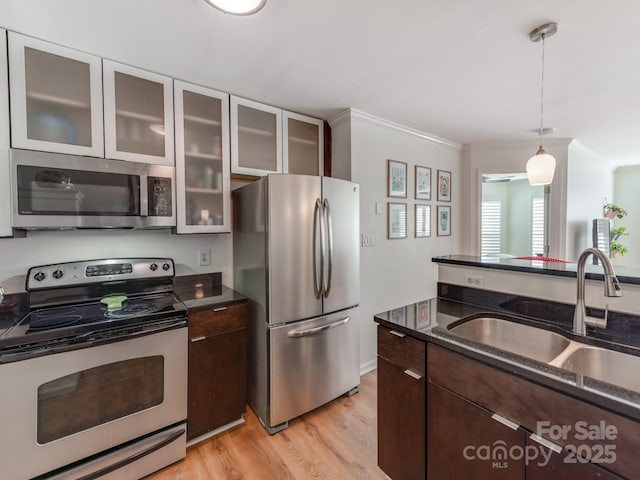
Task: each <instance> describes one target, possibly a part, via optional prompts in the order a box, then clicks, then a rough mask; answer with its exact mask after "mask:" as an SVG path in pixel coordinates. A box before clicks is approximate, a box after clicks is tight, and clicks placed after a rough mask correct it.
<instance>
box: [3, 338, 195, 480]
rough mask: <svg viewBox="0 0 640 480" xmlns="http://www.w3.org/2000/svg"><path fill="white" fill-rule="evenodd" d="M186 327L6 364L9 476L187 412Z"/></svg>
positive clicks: (46, 468) (82, 454) (85, 453)
mask: <svg viewBox="0 0 640 480" xmlns="http://www.w3.org/2000/svg"><path fill="white" fill-rule="evenodd" d="M187 344H188V341H187V328H179V329H175V330H169V331H164V332H160V333H156V334H151V335H146V336H143V337H139V338H135V339H130V340H123V341H119V342H114V343H110V344H106V345H101V346H96V347H89V348H84V349H80V350H74V351H70V352H64V353H58V354H54V355H47V356H43V357H37V358H33V359H29V360H23V361H19V362H13V363H8V364H2V365H0V383H1V384H2V386H3V389H2V390H3V398H2V408H1V409H0V425H2V429H0V432H1V433H0V465H2V478H3V479H12V480H13V479H27V478H31V477H34V476H37V475H41V474H44V473H47V472H50V471H52V470H55V469H58V468H61V467H63V466H66V465H68V464H70V463H72V462H76V461H79V460H82V459H85V458H86V457H89V456H91V455H95V454H97V453H100V452H103V451H105V450H107V449H111V448H112V447H116V446H118V445H121V444H123V443H125V442H129V441H132V440H135V439H138V438H139V437H141V436H144V435H148V434H151V433H153V432H157V431H159V430H161V429H163V428H166V427H168V426H170V425H173V424H176V423H178V422H182V421H184V420H185V419H186V416H187Z"/></svg>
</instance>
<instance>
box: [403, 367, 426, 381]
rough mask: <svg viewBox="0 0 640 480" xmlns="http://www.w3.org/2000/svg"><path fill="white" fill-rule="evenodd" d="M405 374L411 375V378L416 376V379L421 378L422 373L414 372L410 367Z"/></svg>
mask: <svg viewBox="0 0 640 480" xmlns="http://www.w3.org/2000/svg"><path fill="white" fill-rule="evenodd" d="M404 373H405V374H407V375H409V376H410V377H411V378H415V379H416V380H420V379H421V378H422V375H420V374H419V373H416V372H414V371H413V370H409V369H408V368H407V369H406V370H405V371H404Z"/></svg>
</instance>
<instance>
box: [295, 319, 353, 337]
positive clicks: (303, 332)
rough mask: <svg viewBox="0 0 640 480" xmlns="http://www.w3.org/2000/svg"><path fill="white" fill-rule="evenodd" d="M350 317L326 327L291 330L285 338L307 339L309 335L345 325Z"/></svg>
mask: <svg viewBox="0 0 640 480" xmlns="http://www.w3.org/2000/svg"><path fill="white" fill-rule="evenodd" d="M350 319H351V317H345V318H343V319H341V320H338V321H337V322H333V323H328V324H327V325H322V326H321V327H315V328H309V329H308V330H291V331H290V332H288V333H287V337H289V338H300V337H308V336H310V335H315V334H316V333H320V332H324V331H325V330H329V329H330V328H335V327H339V326H341V325H344V324H345V323H347V322H348V321H349V320H350Z"/></svg>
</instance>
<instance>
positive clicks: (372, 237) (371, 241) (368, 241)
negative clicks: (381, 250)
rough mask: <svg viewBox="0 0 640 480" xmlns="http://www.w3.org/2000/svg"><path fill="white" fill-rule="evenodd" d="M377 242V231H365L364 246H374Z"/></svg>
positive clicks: (363, 235)
mask: <svg viewBox="0 0 640 480" xmlns="http://www.w3.org/2000/svg"><path fill="white" fill-rule="evenodd" d="M375 244H376V234H375V233H363V234H362V246H363V247H373V246H374V245H375Z"/></svg>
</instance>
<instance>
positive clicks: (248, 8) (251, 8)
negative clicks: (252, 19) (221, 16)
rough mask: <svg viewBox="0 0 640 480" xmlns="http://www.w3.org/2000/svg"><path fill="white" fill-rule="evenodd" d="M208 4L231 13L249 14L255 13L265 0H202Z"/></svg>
mask: <svg viewBox="0 0 640 480" xmlns="http://www.w3.org/2000/svg"><path fill="white" fill-rule="evenodd" d="M204 1H205V2H207V3H208V4H209V5H211V6H212V7H214V8H217V9H218V10H221V11H223V12H224V13H230V14H231V15H251V14H252V13H256V12H257V11H259V10H260V9H262V7H264V4H265V3H267V0H204Z"/></svg>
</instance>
